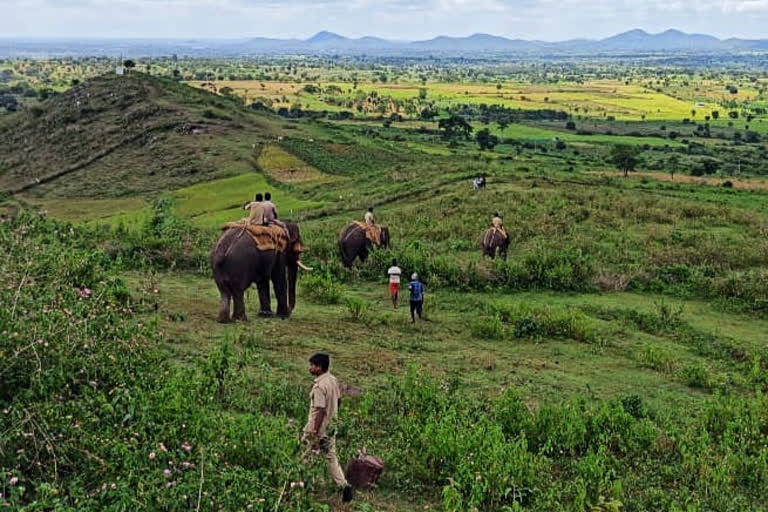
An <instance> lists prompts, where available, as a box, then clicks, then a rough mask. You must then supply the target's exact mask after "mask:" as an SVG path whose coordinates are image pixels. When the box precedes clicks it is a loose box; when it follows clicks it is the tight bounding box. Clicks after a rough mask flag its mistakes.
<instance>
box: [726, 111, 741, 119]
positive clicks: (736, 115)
mask: <svg viewBox="0 0 768 512" xmlns="http://www.w3.org/2000/svg"><path fill="white" fill-rule="evenodd" d="M728 117H730V118H731V119H738V118H739V113H738V112H736V111H735V110H731V111H730V112H728Z"/></svg>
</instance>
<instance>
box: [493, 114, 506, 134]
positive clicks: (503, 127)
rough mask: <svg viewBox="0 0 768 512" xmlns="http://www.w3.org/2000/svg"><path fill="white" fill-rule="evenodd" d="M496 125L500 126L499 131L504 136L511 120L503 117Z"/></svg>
mask: <svg viewBox="0 0 768 512" xmlns="http://www.w3.org/2000/svg"><path fill="white" fill-rule="evenodd" d="M496 124H498V125H499V130H501V134H502V135H504V130H506V129H507V127H508V126H509V119H508V118H506V117H502V118H500V119H499V120H498V121H497V122H496Z"/></svg>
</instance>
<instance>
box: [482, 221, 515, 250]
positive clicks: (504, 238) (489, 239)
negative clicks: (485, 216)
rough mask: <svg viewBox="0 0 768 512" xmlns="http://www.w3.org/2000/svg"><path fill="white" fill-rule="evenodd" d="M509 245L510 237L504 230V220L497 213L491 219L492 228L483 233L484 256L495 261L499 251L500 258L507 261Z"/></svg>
mask: <svg viewBox="0 0 768 512" xmlns="http://www.w3.org/2000/svg"><path fill="white" fill-rule="evenodd" d="M509 243H510V240H509V235H508V234H507V232H506V231H505V230H504V220H503V219H502V216H501V213H499V212H498V211H497V212H496V213H494V215H493V217H492V218H491V227H490V228H488V229H487V230H486V231H485V233H483V238H482V239H481V241H480V244H481V246H482V248H483V254H485V255H486V256H488V257H489V258H491V259H494V258H495V257H496V252H497V251H498V253H499V256H501V258H503V259H505V260H506V259H507V249H508V248H509Z"/></svg>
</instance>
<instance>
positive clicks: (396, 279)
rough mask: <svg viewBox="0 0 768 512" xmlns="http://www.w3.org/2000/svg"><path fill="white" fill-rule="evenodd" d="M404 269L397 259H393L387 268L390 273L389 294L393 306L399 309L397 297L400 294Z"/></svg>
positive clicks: (388, 273)
mask: <svg viewBox="0 0 768 512" xmlns="http://www.w3.org/2000/svg"><path fill="white" fill-rule="evenodd" d="M402 274H403V271H402V270H400V267H398V266H397V260H396V259H393V260H392V266H391V267H389V270H387V275H389V296H390V298H392V307H393V308H394V309H397V297H398V295H399V294H400V276H401V275H402Z"/></svg>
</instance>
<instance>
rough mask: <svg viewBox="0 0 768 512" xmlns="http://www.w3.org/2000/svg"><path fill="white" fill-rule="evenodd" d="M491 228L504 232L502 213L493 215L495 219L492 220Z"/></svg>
mask: <svg viewBox="0 0 768 512" xmlns="http://www.w3.org/2000/svg"><path fill="white" fill-rule="evenodd" d="M491 226H493V227H494V228H496V229H500V230H502V231H503V230H504V221H503V220H502V218H501V213H499V212H496V213H494V214H493V218H492V219H491Z"/></svg>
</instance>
